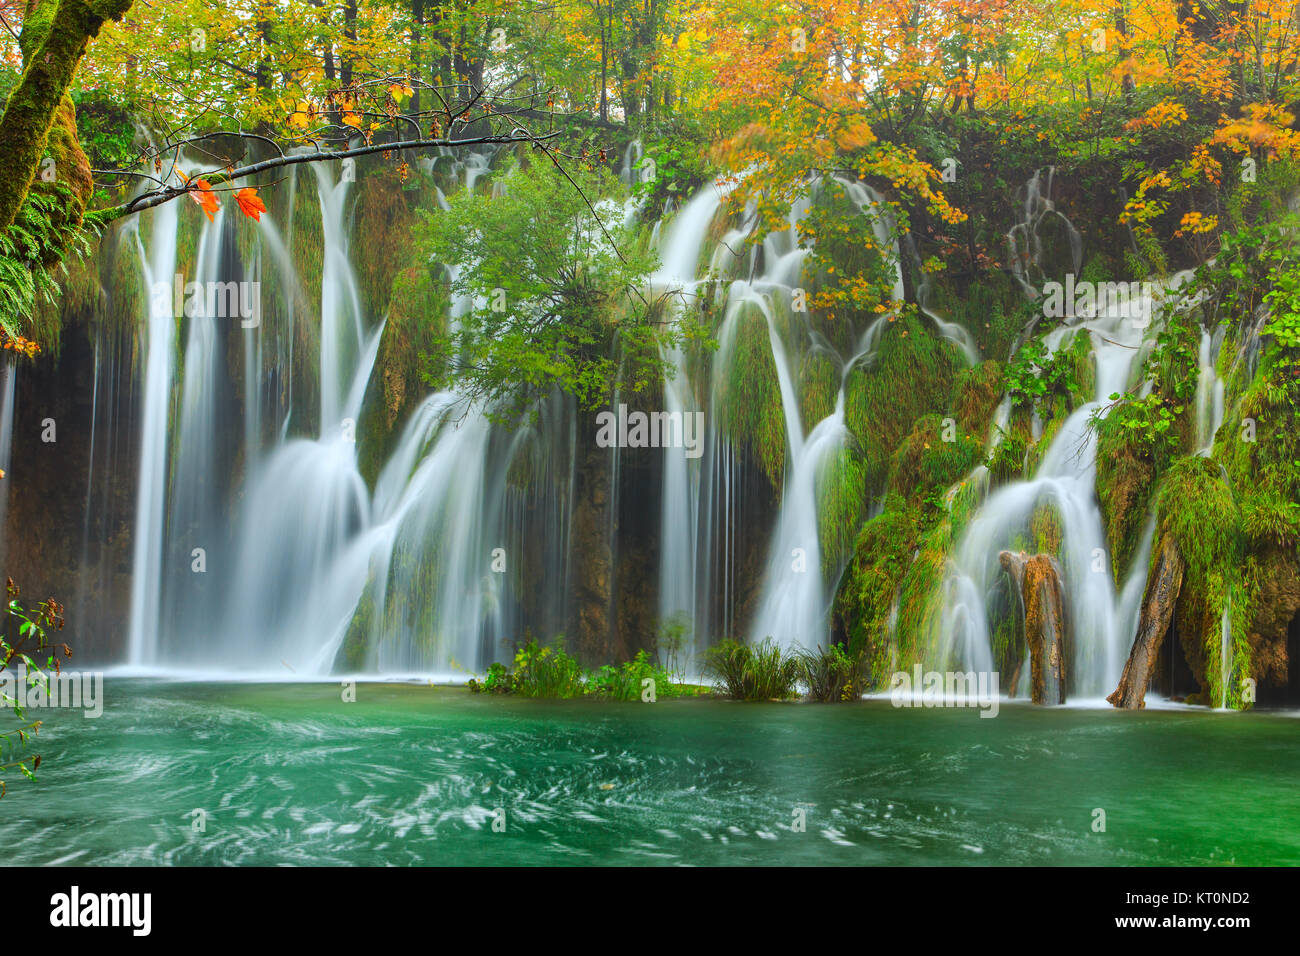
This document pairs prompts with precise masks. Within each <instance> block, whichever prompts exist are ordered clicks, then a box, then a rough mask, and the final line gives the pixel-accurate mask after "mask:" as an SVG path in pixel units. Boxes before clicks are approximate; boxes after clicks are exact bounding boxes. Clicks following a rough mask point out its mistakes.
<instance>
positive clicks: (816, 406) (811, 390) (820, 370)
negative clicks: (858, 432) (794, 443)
mask: <svg viewBox="0 0 1300 956" xmlns="http://www.w3.org/2000/svg"><path fill="white" fill-rule="evenodd" d="M839 391H840V370H839V366H838V365H837V364H836V363H835V362H834V361H833V360H832V359H831V358H830V356H828V355H827V354H826V353H825V352H820V351H810V352H808V353H807V354H806V355H805V356H804V359H803V362H802V364H801V367H800V369H799V411H800V413H801V415H802V417H803V423H804V430H805V431H807V430H809V429H811V428H812V426H813V425H815V424H817V422H819V421H821V420H822V419H823V418H825V417H826V416H827V415H829V414H830V413H831V412H833V411H835V401H836V398H837V397H838V396H839Z"/></svg>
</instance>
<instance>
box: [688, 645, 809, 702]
mask: <svg viewBox="0 0 1300 956" xmlns="http://www.w3.org/2000/svg"><path fill="white" fill-rule="evenodd" d="M704 671H705V673H706V674H710V675H712V676H713V677H715V678H716V679H717V681H718V684H719V687H720V689H721V690H722V691H723V693H724V694H725V695H726V696H727V697H730V698H732V699H734V700H786V699H788V698H790V697H793V696H794V695H795V685H796V684H797V683H798V681H799V677H800V664H799V658H798V657H797V656H795V655H794V654H789V653H787V652H785V651H784V650H782V649H781V647H780V645H778V644H777V643H776V641H774V640H773V639H772V638H770V637H768V638H764V639H763V640H762V641H760V642H759V643H757V644H742V643H740V642H739V641H735V640H732V639H730V638H728V639H726V640H722V641H719V642H718V643H717V644H715V645H713V646H712V647H710V648H709V649H708V650H707V651H705V653H704Z"/></svg>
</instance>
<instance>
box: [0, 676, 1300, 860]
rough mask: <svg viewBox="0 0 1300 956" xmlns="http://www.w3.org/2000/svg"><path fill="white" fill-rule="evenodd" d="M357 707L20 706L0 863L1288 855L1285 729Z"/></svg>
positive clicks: (193, 694)
mask: <svg viewBox="0 0 1300 956" xmlns="http://www.w3.org/2000/svg"><path fill="white" fill-rule="evenodd" d="M357 697H358V699H357V701H356V702H355V703H344V702H343V701H342V700H341V694H340V688H339V686H338V685H337V684H316V685H285V684H195V683H170V682H160V681H146V680H142V679H132V680H127V679H112V678H110V679H109V680H108V682H107V684H106V687H105V698H106V706H105V711H104V714H103V716H102V717H101V718H99V719H97V720H87V719H84V718H83V717H82V716H81V714H80V713H79V712H75V711H53V710H47V711H44V712H42V714H40V715H39V716H41V717H42V718H43V719H44V720H45V721H46V723H45V726H44V728H43V729H42V732H41V735H40V738H39V741H40V747H39V748H38V750H39V752H40V753H41V754H42V755H43V759H44V763H43V764H42V767H41V772H40V775H39V780H38V782H37V783H36V784H31V783H29V782H27V781H25V780H23V779H22V778H21V777H20V776H18V775H17V774H15V773H13V772H12V771H10V772H7V773H6V775H5V780H6V783H7V784H8V786H9V793H8V796H7V797H5V798H4V799H3V800H0V845H3V846H4V848H5V849H4V862H6V863H29V864H37V863H77V864H115V865H121V864H168V863H170V864H191V865H195V864H197V865H208V864H213V865H217V864H255V863H256V864H280V863H292V864H342V863H353V864H370V865H374V864H398V865H406V864H570V863H572V864H588V863H611V864H706V865H755V864H757V865H763V864H811V863H820V864H849V865H877V864H903V865H911V864H916V865H922V864H973V865H983V864H1072V863H1086V864H1136V865H1146V864H1183V863H1191V864H1227V865H1231V864H1238V865H1249V864H1294V863H1300V789H1298V788H1297V786H1296V784H1297V782H1298V781H1300V720H1297V718H1296V716H1294V715H1281V714H1273V715H1270V714H1222V713H1219V714H1216V713H1209V712H1198V711H1193V710H1165V711H1159V710H1151V711H1146V712H1140V713H1117V712H1114V711H1110V710H1103V709H1098V710H1088V709H1075V708H1066V709H1042V708H1033V707H1030V706H1028V705H1011V704H1007V703H1005V702H1004V703H1003V706H1002V708H1001V710H1000V713H999V715H998V716H997V717H996V718H995V719H987V718H985V719H981V718H980V717H979V715H978V714H979V712H978V711H977V710H958V709H933V710H922V709H895V708H894V707H892V706H891V705H890V703H889V702H888V701H886V700H872V701H866V702H862V703H859V704H852V705H837V706H818V705H811V704H739V703H730V702H723V701H665V700H660V701H659V702H658V703H655V704H641V703H632V704H614V703H598V702H594V701H574V702H560V701H527V700H511V699H502V698H485V697H476V696H473V695H471V694H469V693H468V692H466V691H465V690H463V689H460V688H447V687H439V688H434V687H427V686H418V685H387V684H362V685H359V687H358V689H357ZM10 719H11V718H10ZM498 808H501V809H503V810H504V811H505V813H504V820H505V829H504V832H497V831H495V830H494V829H493V826H492V822H493V816H492V814H493V812H494V811H496V810H497V809H498ZM1095 808H1101V809H1103V810H1105V812H1106V832H1104V833H1095V832H1093V829H1092V825H1093V819H1094V814H1093V811H1094V809H1095ZM195 809H202V810H203V811H204V814H205V815H206V829H205V830H204V831H203V832H198V831H196V830H195V828H194V825H193V817H192V811H193V810H195ZM796 809H801V810H802V811H803V812H804V816H805V820H806V831H805V832H797V831H796V830H795V829H794V828H793V827H792V823H793V821H794V819H795V816H794V811H795V810H796Z"/></svg>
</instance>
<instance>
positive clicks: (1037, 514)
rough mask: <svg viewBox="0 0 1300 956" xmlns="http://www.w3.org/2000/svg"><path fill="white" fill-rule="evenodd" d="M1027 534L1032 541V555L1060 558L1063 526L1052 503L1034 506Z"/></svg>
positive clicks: (1058, 513) (1045, 502) (1046, 502)
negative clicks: (1048, 555) (1047, 555)
mask: <svg viewBox="0 0 1300 956" xmlns="http://www.w3.org/2000/svg"><path fill="white" fill-rule="evenodd" d="M1029 534H1030V537H1031V538H1032V541H1033V553H1035V554H1050V555H1052V556H1053V557H1055V558H1059V557H1060V556H1061V541H1062V538H1063V536H1064V526H1063V523H1062V521H1061V512H1060V510H1059V509H1058V508H1057V507H1056V504H1055V503H1054V502H1052V501H1040V502H1039V503H1038V504H1037V505H1035V506H1034V512H1033V514H1032V515H1031V516H1030V518H1029Z"/></svg>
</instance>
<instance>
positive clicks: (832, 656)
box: [798, 644, 866, 704]
mask: <svg viewBox="0 0 1300 956" xmlns="http://www.w3.org/2000/svg"><path fill="white" fill-rule="evenodd" d="M798 660H799V676H800V678H801V679H802V680H803V682H804V683H805V684H806V685H807V686H808V696H809V697H811V698H812V699H813V700H816V701H820V702H822V703H825V704H831V703H837V702H840V701H849V700H857V699H858V698H859V697H861V696H862V694H863V691H864V690H865V687H866V667H865V666H864V662H863V659H862V656H861V655H859V656H857V657H853V656H851V655H850V654H849V652H848V651H847V650H846V649H845V648H844V646H843V645H841V644H832V645H830V647H828V648H826V649H824V650H823V649H822V648H821V647H818V648H817V649H816V650H815V651H804V652H802V653H800V654H799V655H798Z"/></svg>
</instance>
